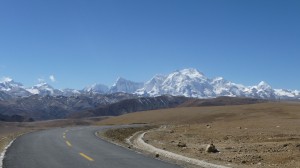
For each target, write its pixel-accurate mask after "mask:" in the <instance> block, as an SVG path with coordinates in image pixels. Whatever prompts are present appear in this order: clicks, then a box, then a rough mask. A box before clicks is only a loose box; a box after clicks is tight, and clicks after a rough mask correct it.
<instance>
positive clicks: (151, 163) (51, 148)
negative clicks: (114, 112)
mask: <svg viewBox="0 0 300 168" xmlns="http://www.w3.org/2000/svg"><path fill="white" fill-rule="evenodd" d="M104 128H105V127H74V128H58V129H52V130H45V131H39V132H34V133H30V134H26V135H23V136H21V137H20V138H18V139H17V140H16V141H15V142H14V143H13V144H12V146H11V147H10V148H9V149H8V151H7V153H6V156H5V158H4V161H3V168H177V167H179V166H177V165H173V164H170V163H165V162H163V161H160V160H157V159H154V158H150V157H147V156H144V155H142V154H138V153H136V152H134V151H131V150H128V149H125V148H123V147H119V146H116V145H113V144H111V143H108V142H106V141H104V140H101V139H99V138H98V137H97V136H96V135H95V132H96V131H98V130H103V129H104Z"/></svg>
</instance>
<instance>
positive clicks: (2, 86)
mask: <svg viewBox="0 0 300 168" xmlns="http://www.w3.org/2000/svg"><path fill="white" fill-rule="evenodd" d="M18 89H24V86H23V84H21V83H18V82H15V81H14V80H13V79H11V78H9V77H4V78H2V80H1V82H0V90H2V91H11V90H18Z"/></svg>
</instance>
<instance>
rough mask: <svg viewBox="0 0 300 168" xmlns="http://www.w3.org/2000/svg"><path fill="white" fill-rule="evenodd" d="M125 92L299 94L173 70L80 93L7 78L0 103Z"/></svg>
mask: <svg viewBox="0 0 300 168" xmlns="http://www.w3.org/2000/svg"><path fill="white" fill-rule="evenodd" d="M118 92H123V93H129V94H134V95H137V96H140V97H156V96H161V95H166V94H167V95H172V96H186V97H194V98H214V97H219V96H230V97H250V98H262V99H299V98H300V92H299V91H297V90H288V89H273V88H272V87H271V86H270V85H268V84H267V83H266V82H264V81H262V82H260V83H259V84H258V85H256V86H244V85H242V84H236V83H234V82H231V81H228V80H226V79H224V78H222V77H217V78H208V77H206V76H205V75H204V74H203V73H201V72H200V71H198V70H196V69H193V68H190V69H183V70H179V71H175V72H173V73H170V74H168V75H155V76H154V77H153V78H152V79H150V80H149V81H147V82H145V83H139V82H133V81H130V80H127V79H124V78H118V79H117V81H116V82H115V84H114V85H113V86H111V87H108V86H105V85H102V84H93V85H90V86H87V87H85V88H84V89H82V90H75V89H56V88H53V87H52V86H50V85H49V84H47V83H44V82H43V83H40V84H37V85H35V86H32V87H30V88H26V87H25V86H24V85H23V84H22V83H19V82H15V81H14V80H12V79H10V78H4V79H3V80H2V81H1V82H0V100H7V99H10V98H18V97H28V96H32V95H36V94H37V95H40V96H66V97H70V96H79V95H91V94H112V93H118Z"/></svg>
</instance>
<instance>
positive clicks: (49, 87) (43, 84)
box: [33, 82, 53, 89]
mask: <svg viewBox="0 0 300 168" xmlns="http://www.w3.org/2000/svg"><path fill="white" fill-rule="evenodd" d="M33 87H34V88H44V89H53V87H52V86H51V85H49V84H48V83H46V82H41V83H39V84H36V85H34V86H33Z"/></svg>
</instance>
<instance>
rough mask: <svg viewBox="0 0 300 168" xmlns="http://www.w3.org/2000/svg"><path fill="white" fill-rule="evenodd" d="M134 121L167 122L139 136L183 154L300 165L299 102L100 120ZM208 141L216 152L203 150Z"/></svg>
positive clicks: (236, 163) (246, 163)
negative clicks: (162, 126) (143, 135)
mask: <svg viewBox="0 0 300 168" xmlns="http://www.w3.org/2000/svg"><path fill="white" fill-rule="evenodd" d="M135 122H143V123H151V124H161V125H167V127H166V128H165V129H158V130H157V131H151V132H149V133H148V134H146V135H145V137H144V140H145V141H146V142H147V143H150V144H151V145H153V146H155V147H158V148H160V149H164V150H167V151H171V152H174V153H178V154H182V155H185V156H188V157H192V158H197V159H200V160H202V159H204V160H206V161H209V162H212V163H217V164H222V165H228V164H230V166H231V167H245V168H248V167H300V153H299V151H300V148H299V146H300V145H299V140H300V133H299V132H300V125H299V123H300V103H295V102H290V103H288V102H283V103H276V102H269V103H259V104H251V105H235V106H218V107H184V108H173V109H165V110H154V111H147V112H139V113H131V114H127V115H123V116H119V117H115V118H110V119H108V120H104V121H102V123H110V124H130V123H135ZM119 133H120V134H121V133H122V132H119ZM211 143H213V144H214V145H215V147H216V149H217V150H218V151H220V153H219V152H217V153H214V152H212V153H207V152H205V149H206V147H207V146H208V145H209V144H211ZM178 144H180V145H179V146H182V145H181V144H185V145H184V146H185V147H179V146H178Z"/></svg>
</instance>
